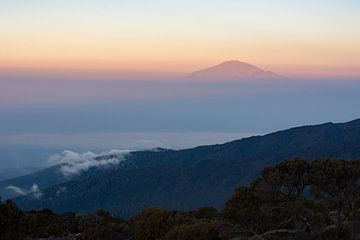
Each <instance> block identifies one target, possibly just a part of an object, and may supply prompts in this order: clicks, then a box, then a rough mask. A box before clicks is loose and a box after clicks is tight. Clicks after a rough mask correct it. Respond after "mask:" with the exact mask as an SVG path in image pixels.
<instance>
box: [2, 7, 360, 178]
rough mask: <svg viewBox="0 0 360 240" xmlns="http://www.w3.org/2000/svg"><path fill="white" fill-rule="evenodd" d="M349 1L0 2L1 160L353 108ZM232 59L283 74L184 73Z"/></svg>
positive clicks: (188, 140) (261, 130) (359, 97)
mask: <svg viewBox="0 0 360 240" xmlns="http://www.w3.org/2000/svg"><path fill="white" fill-rule="evenodd" d="M359 12H360V1H357V0H342V1H335V0H327V1H325V0H311V1H310V0H305V1H295V0H206V1H205V0H197V1H194V0H192V1H190V0H181V1H180V0H179V1H175V0H174V1H169V0H166V1H165V0H152V1H149V0H131V1H127V0H121V1H120V0H106V1H104V0H77V1H73V0H72V1H70V0H0V169H4V168H8V167H23V166H30V167H33V166H39V165H43V164H44V163H46V161H47V160H46V159H47V156H49V155H51V154H54V153H59V152H62V151H63V150H74V151H92V150H96V151H100V152H101V151H102V150H105V149H112V148H116V149H129V148H130V149H139V148H150V147H157V146H160V147H169V148H176V149H179V148H185V147H192V146H197V145H203V144H212V143H222V142H225V141H230V140H233V139H237V138H241V137H244V136H252V135H257V134H266V133H270V132H273V131H277V130H282V129H287V128H290V127H296V126H301V125H309V124H319V123H324V122H330V121H331V122H345V121H350V120H353V119H356V118H359V117H360V110H359V102H360V94H359V92H360V14H359ZM233 59H237V60H240V61H242V62H247V63H250V64H253V65H255V66H258V67H260V68H262V69H264V70H270V71H273V72H275V73H277V74H279V75H281V76H284V77H285V78H282V79H277V80H274V79H273V80H267V81H255V80H253V81H239V82H236V81H224V80H223V79H219V81H211V82H208V81H189V80H186V79H184V76H186V75H188V74H189V73H191V72H193V71H195V70H199V69H202V68H205V67H209V66H213V65H216V64H219V63H221V62H224V61H227V60H233ZM0 177H1V176H0Z"/></svg>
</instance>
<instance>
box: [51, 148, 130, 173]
mask: <svg viewBox="0 0 360 240" xmlns="http://www.w3.org/2000/svg"><path fill="white" fill-rule="evenodd" d="M129 153H130V151H129V150H118V149H114V150H110V151H106V152H101V153H93V152H90V151H89V152H85V153H78V152H73V151H69V150H65V151H63V152H62V153H61V154H56V155H54V156H52V157H50V159H49V161H50V163H51V164H60V165H61V167H60V171H61V172H62V174H64V176H72V175H76V174H80V173H82V172H86V171H87V170H89V169H90V168H92V167H106V166H109V165H117V164H119V163H120V162H121V161H124V160H125V157H126V155H128V154H129Z"/></svg>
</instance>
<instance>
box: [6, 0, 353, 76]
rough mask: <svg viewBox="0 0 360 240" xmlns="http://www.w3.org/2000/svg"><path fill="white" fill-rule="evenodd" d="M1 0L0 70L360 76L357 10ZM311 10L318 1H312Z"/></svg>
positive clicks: (322, 5)
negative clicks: (238, 70)
mask: <svg viewBox="0 0 360 240" xmlns="http://www.w3.org/2000/svg"><path fill="white" fill-rule="evenodd" d="M102 2H103V1H98V0H92V1H79V2H77V3H72V1H59V0H54V1H44V0H43V1H40V0H37V1H31V3H30V1H28V2H26V3H24V2H23V1H20V0H12V1H3V3H0V16H2V17H1V18H0V36H1V38H0V68H16V69H22V68H30V69H42V70H43V69H61V70H74V69H76V70H94V71H97V70H102V71H142V72H146V71H150V72H168V73H169V72H170V73H178V74H183V73H184V74H185V73H188V72H191V71H194V70H196V69H199V68H203V67H207V66H210V65H214V64H217V63H220V62H222V61H225V60H229V59H238V60H241V61H244V62H248V63H251V64H254V65H257V66H259V67H262V68H264V69H265V70H272V71H275V72H279V73H282V74H287V75H309V76H310V75H316V76H325V75H333V76H360V30H359V29H360V16H359V14H358V13H359V12H360V4H359V3H357V2H356V1H350V0H348V1H341V3H339V1H316V3H310V2H307V3H294V2H293V1H291V2H292V3H291V4H290V3H289V2H290V1H286V2H287V3H285V1H274V0H269V1H264V0H263V1H261V0H258V1H257V0H255V1H233V0H230V1H228V2H226V3H224V1H199V2H197V3H192V2H191V1H188V0H186V1H173V2H172V1H171V3H169V1H160V0H158V1H152V2H151V3H149V2H144V1H140V0H137V1H129V2H127V1H124V2H123V1H108V2H107V3H106V4H105V3H102ZM314 2H315V1H314Z"/></svg>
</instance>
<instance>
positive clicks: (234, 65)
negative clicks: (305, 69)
mask: <svg viewBox="0 0 360 240" xmlns="http://www.w3.org/2000/svg"><path fill="white" fill-rule="evenodd" d="M279 77H280V76H279V75H277V74H275V73H273V72H271V71H264V70H262V69H260V68H258V67H256V66H253V65H251V64H249V63H245V62H241V61H238V60H229V61H225V62H223V63H220V64H218V65H215V66H212V67H209V68H205V69H202V70H199V71H195V72H193V73H191V74H189V75H188V76H187V77H186V78H187V79H204V80H206V79H213V80H229V79H231V80H237V79H239V80H246V79H254V78H255V79H265V78H279Z"/></svg>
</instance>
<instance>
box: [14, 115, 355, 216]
mask: <svg viewBox="0 0 360 240" xmlns="http://www.w3.org/2000/svg"><path fill="white" fill-rule="evenodd" d="M295 156H298V157H303V158H305V159H313V158H316V157H331V158H344V159H357V158H360V120H355V121H352V122H348V123H341V124H333V123H326V124H321V125H315V126H305V127H298V128H293V129H289V130H285V131H280V132H276V133H272V134H268V135H265V136H256V137H250V138H246V139H241V140H237V141H233V142H229V143H226V144H221V145H213V146H203V147H197V148H193V149H187V150H180V151H164V152H137V153H134V154H132V155H131V156H130V157H129V161H131V163H132V167H131V168H127V169H113V170H107V171H106V172H102V171H99V172H97V173H96V174H93V175H92V176H89V177H86V178H83V179H78V180H75V181H70V182H67V183H64V184H61V185H57V186H53V187H50V188H48V189H45V190H43V196H42V198H40V199H35V198H31V197H20V198H16V199H15V201H16V203H17V204H19V205H20V206H21V207H22V208H24V209H30V208H43V207H50V208H52V209H54V210H56V211H59V212H66V211H76V212H87V211H94V210H96V209H98V208H104V209H107V210H110V211H112V212H114V213H116V214H117V215H120V216H124V217H126V216H129V215H131V214H133V213H135V212H138V211H139V210H141V209H143V208H145V207H149V206H157V207H166V208H170V209H181V210H189V209H193V208H197V207H200V206H206V205H213V206H216V207H218V208H221V207H223V204H224V202H225V200H226V199H227V198H228V197H229V196H230V195H231V193H232V192H233V190H234V188H235V187H236V186H238V185H239V184H247V183H249V182H250V181H251V180H253V179H254V178H256V177H257V176H258V175H259V173H260V171H261V169H262V168H263V167H264V166H268V165H272V164H275V163H278V162H280V161H282V160H284V159H288V158H293V157H295ZM60 188H61V189H65V190H64V191H62V192H61V193H60V194H58V190H59V189H60Z"/></svg>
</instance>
